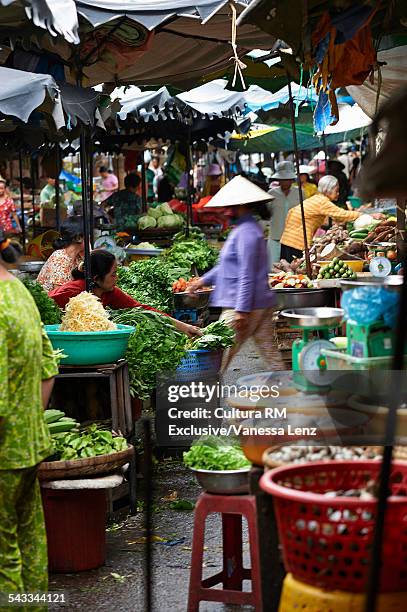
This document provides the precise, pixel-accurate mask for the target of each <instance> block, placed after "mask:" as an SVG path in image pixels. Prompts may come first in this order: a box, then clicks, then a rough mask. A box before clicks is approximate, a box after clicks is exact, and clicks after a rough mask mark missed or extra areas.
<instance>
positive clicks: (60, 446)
mask: <svg viewBox="0 0 407 612" xmlns="http://www.w3.org/2000/svg"><path fill="white" fill-rule="evenodd" d="M52 442H53V449H54V452H55V453H56V454H57V455H58V457H59V459H60V460H61V461H70V460H72V459H83V458H85V457H97V456H98V455H110V454H111V453H118V452H120V451H123V450H126V449H127V447H128V445H127V442H126V440H125V439H124V438H122V437H121V436H113V434H112V433H111V432H110V431H107V430H103V429H98V428H97V426H96V425H91V426H90V427H88V428H86V429H85V431H71V432H68V433H59V434H55V435H53V436H52Z"/></svg>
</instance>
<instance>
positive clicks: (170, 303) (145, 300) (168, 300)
mask: <svg viewBox="0 0 407 612" xmlns="http://www.w3.org/2000/svg"><path fill="white" fill-rule="evenodd" d="M117 275H118V283H117V284H118V286H119V287H120V289H122V291H125V292H126V293H128V294H129V295H131V296H132V297H133V298H134V299H135V300H137V301H139V302H141V303H142V304H148V305H149V306H153V308H157V309H158V310H162V311H163V312H167V313H170V312H172V311H173V310H174V294H173V292H172V284H173V282H174V281H176V280H178V279H179V278H181V277H184V278H185V276H188V275H189V266H186V267H184V268H180V267H178V265H177V264H175V263H172V262H171V263H169V262H166V261H165V260H163V259H161V257H154V258H152V259H146V260H141V261H134V262H133V263H131V264H130V265H129V266H122V267H119V268H118V271H117Z"/></svg>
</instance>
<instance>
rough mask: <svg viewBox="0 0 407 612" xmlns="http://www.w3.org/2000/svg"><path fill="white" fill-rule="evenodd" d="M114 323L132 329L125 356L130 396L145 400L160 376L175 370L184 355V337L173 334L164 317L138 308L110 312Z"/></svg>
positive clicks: (174, 331) (172, 329) (174, 330)
mask: <svg viewBox="0 0 407 612" xmlns="http://www.w3.org/2000/svg"><path fill="white" fill-rule="evenodd" d="M111 316H112V319H113V321H114V322H115V323H121V324H124V325H133V326H135V327H136V330H135V331H134V332H133V333H132V334H131V336H130V339H129V345H128V348H127V352H126V355H125V356H126V359H127V361H128V364H129V373H130V392H131V394H132V395H133V396H134V397H138V398H140V399H145V398H146V397H148V396H149V393H150V391H151V390H152V389H154V387H155V386H156V376H157V374H159V373H160V372H170V371H173V370H175V369H176V367H177V366H178V364H179V363H180V361H181V359H182V357H183V356H184V355H185V343H186V336H185V335H184V334H182V333H180V332H179V331H177V330H176V329H175V327H174V325H173V324H172V323H171V321H170V320H169V319H168V317H166V316H164V315H162V314H160V313H157V312H154V311H151V310H143V309H141V308H128V309H125V310H116V311H114V312H112V315H111Z"/></svg>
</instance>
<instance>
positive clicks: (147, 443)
mask: <svg viewBox="0 0 407 612" xmlns="http://www.w3.org/2000/svg"><path fill="white" fill-rule="evenodd" d="M143 430H144V431H143V433H144V482H145V515H144V516H145V534H146V536H145V537H146V548H145V565H144V567H145V589H146V591H145V592H146V601H145V607H144V609H145V610H146V612H151V610H152V556H153V554H152V553H153V549H152V542H151V538H152V535H153V525H152V522H153V512H152V505H153V470H152V464H153V463H152V446H151V423H150V420H149V419H148V418H146V419H144V421H143Z"/></svg>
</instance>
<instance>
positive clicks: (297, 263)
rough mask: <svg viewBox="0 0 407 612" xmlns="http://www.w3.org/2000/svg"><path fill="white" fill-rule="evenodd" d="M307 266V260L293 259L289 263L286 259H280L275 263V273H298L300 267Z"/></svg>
mask: <svg viewBox="0 0 407 612" xmlns="http://www.w3.org/2000/svg"><path fill="white" fill-rule="evenodd" d="M302 268H305V260H304V258H303V257H302V258H301V259H299V258H297V259H293V261H292V262H291V263H288V261H287V260H286V259H280V261H278V262H277V263H275V264H273V270H272V272H273V273H276V274H279V273H280V272H292V273H294V274H296V273H297V272H298V271H299V270H300V269H302Z"/></svg>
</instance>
